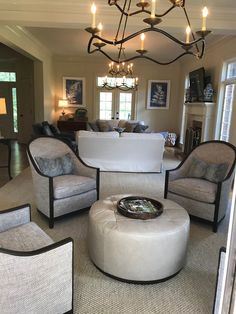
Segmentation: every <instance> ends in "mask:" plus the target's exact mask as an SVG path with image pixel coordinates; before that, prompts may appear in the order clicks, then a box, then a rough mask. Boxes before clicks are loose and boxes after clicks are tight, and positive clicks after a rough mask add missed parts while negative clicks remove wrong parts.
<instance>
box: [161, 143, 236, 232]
mask: <svg viewBox="0 0 236 314" xmlns="http://www.w3.org/2000/svg"><path fill="white" fill-rule="evenodd" d="M235 160H236V148H235V147H234V146H233V145H232V144H230V143H227V142H224V141H208V142H203V143H201V144H200V145H199V146H197V147H195V148H194V149H193V150H192V152H191V153H190V154H189V155H188V156H187V157H186V158H185V159H184V160H183V161H182V162H181V163H180V164H179V166H178V167H177V168H175V169H173V170H167V171H166V180H165V192H164V197H165V198H168V199H170V200H173V201H175V202H176V203H178V204H180V205H181V206H183V207H184V208H185V209H186V210H187V211H188V213H189V214H190V216H191V217H192V218H198V220H199V219H200V220H202V221H207V222H210V223H212V224H213V231H214V232H217V228H218V224H219V223H220V222H221V220H223V219H224V217H225V213H226V209H227V206H228V201H229V193H230V191H231V186H232V181H233V177H234V175H233V174H234V169H235Z"/></svg>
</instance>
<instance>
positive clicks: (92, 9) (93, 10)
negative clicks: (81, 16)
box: [91, 2, 97, 28]
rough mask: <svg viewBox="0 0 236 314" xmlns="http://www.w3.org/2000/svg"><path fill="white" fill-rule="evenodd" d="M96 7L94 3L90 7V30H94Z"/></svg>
mask: <svg viewBox="0 0 236 314" xmlns="http://www.w3.org/2000/svg"><path fill="white" fill-rule="evenodd" d="M96 10H97V8H96V5H95V3H94V2H93V4H92V6H91V13H92V17H93V18H92V28H95V27H96Z"/></svg>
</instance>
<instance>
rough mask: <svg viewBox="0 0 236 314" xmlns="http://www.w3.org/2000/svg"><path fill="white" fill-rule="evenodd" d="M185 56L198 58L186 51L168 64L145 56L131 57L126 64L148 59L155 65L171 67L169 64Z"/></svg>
mask: <svg viewBox="0 0 236 314" xmlns="http://www.w3.org/2000/svg"><path fill="white" fill-rule="evenodd" d="M185 55H193V56H195V57H196V55H195V54H194V53H193V52H192V51H185V52H183V53H181V54H180V55H179V56H177V57H176V58H174V59H173V60H171V61H168V62H161V61H157V60H155V59H153V58H151V57H148V56H145V55H142V56H134V57H131V58H128V59H126V60H124V62H129V61H132V60H135V59H147V60H149V61H152V62H154V63H157V64H159V65H169V64H171V63H173V62H175V61H177V60H178V59H180V58H182V57H183V56H185Z"/></svg>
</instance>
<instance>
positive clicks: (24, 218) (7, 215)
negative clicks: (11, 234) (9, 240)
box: [0, 204, 31, 232]
mask: <svg viewBox="0 0 236 314" xmlns="http://www.w3.org/2000/svg"><path fill="white" fill-rule="evenodd" d="M30 220H31V213H30V205H29V204H24V205H22V206H17V207H14V208H9V209H6V210H3V211H0V232H3V231H6V230H8V229H11V228H14V227H17V226H19V225H23V224H26V223H28V222H30Z"/></svg>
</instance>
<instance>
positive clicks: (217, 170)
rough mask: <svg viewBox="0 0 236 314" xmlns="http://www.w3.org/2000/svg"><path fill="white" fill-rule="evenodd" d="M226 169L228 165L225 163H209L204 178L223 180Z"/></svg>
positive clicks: (212, 180)
mask: <svg viewBox="0 0 236 314" xmlns="http://www.w3.org/2000/svg"><path fill="white" fill-rule="evenodd" d="M227 170H228V165H227V164H225V163H221V164H209V165H208V167H207V170H206V173H205V176H204V178H205V179H206V180H209V181H211V182H215V183H217V182H220V181H222V180H224V178H225V176H226V173H227Z"/></svg>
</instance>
